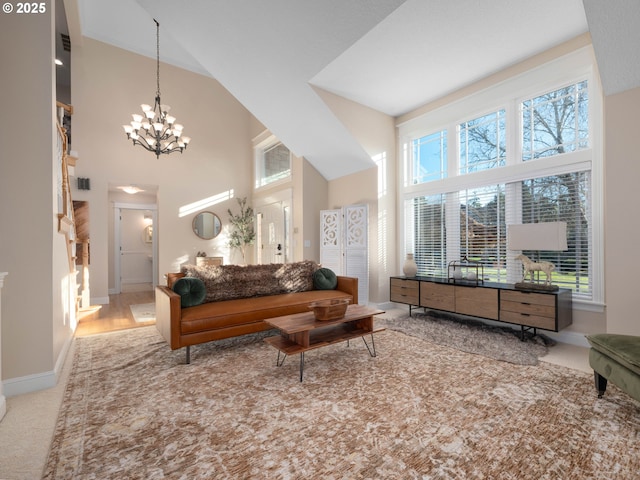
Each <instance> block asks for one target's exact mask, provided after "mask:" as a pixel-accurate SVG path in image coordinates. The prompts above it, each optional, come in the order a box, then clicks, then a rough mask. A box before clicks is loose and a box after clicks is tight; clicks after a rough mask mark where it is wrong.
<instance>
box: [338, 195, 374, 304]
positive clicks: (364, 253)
mask: <svg viewBox="0 0 640 480" xmlns="http://www.w3.org/2000/svg"><path fill="white" fill-rule="evenodd" d="M368 230H369V221H368V207H367V205H351V206H348V207H344V267H345V269H344V271H345V275H346V276H348V277H357V278H358V303H359V304H362V305H366V304H368V303H369V253H368V246H369V234H368Z"/></svg>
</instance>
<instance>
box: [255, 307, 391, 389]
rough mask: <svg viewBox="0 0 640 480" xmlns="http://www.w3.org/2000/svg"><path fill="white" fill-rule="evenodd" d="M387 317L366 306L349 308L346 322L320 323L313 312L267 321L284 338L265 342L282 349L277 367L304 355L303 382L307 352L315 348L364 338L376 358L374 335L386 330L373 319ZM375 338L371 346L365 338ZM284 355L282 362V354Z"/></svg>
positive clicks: (275, 337)
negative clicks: (294, 356)
mask: <svg viewBox="0 0 640 480" xmlns="http://www.w3.org/2000/svg"><path fill="white" fill-rule="evenodd" d="M380 313H384V310H378V309H375V308H370V307H367V306H365V305H349V306H348V307H347V312H346V313H345V316H344V317H342V318H338V319H336V320H326V321H320V320H316V319H315V317H314V315H313V312H311V311H309V312H304V313H295V314H293V315H284V316H282V317H274V318H269V319H267V320H265V322H266V323H268V324H269V325H271V326H273V327H275V328H277V329H278V330H280V335H276V336H273V337H267V338H265V339H264V341H265V342H267V343H268V344H270V345H273V346H274V347H275V348H277V349H278V359H277V360H276V365H277V366H279V367H280V366H282V364H283V363H284V361H285V359H286V358H287V355H294V354H296V353H299V354H300V381H302V376H303V373H304V352H307V351H309V350H313V349H315V348H320V347H325V346H327V345H333V344H334V343H338V342H345V341H347V342H348V341H349V340H351V339H352V338H358V337H360V338H362V341H363V342H364V344H365V345H366V346H367V350H368V351H369V355H371V356H372V357H375V356H376V344H375V342H374V340H373V334H374V333H377V332H381V331H383V330H384V328H377V329H376V328H374V326H373V317H374V315H378V314H380ZM366 335H371V346H369V344H368V343H367V341H366V339H365V338H364V337H365V336H366ZM281 353H282V354H284V357H283V358H282V360H280V354H281Z"/></svg>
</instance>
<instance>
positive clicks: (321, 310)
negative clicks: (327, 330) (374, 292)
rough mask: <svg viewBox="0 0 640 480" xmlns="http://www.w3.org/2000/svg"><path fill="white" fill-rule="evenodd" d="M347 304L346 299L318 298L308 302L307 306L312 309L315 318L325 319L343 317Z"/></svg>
mask: <svg viewBox="0 0 640 480" xmlns="http://www.w3.org/2000/svg"><path fill="white" fill-rule="evenodd" d="M348 305H349V300H347V299H340V300H338V299H334V300H318V301H317V302H313V303H310V304H309V308H310V309H311V310H313V314H314V315H315V317H316V320H320V321H327V320H337V319H339V318H342V317H344V314H345V313H346V311H347V306H348Z"/></svg>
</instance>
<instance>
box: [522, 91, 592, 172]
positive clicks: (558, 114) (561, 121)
mask: <svg viewBox="0 0 640 480" xmlns="http://www.w3.org/2000/svg"><path fill="white" fill-rule="evenodd" d="M521 111H522V131H523V135H522V159H523V160H525V161H526V160H532V159H535V158H541V157H550V156H552V155H559V154H562V153H567V152H575V151H576V150H579V149H583V148H587V147H588V146H589V96H588V90H587V82H586V81H584V82H580V83H576V84H574V85H570V86H568V87H564V88H560V89H558V90H554V91H553V92H549V93H546V94H544V95H540V96H539V97H536V98H532V99H531V100H526V101H524V102H522V105H521Z"/></svg>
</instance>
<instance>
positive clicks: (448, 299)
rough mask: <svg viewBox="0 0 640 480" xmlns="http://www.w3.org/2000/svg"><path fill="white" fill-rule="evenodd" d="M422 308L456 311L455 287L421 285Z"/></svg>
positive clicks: (425, 283) (427, 283)
mask: <svg viewBox="0 0 640 480" xmlns="http://www.w3.org/2000/svg"><path fill="white" fill-rule="evenodd" d="M420 306H421V307H426V308H435V309H436V310H446V311H449V312H453V311H455V309H456V290H455V287H454V286H453V285H444V284H441V283H429V282H424V283H423V284H422V285H420Z"/></svg>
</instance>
